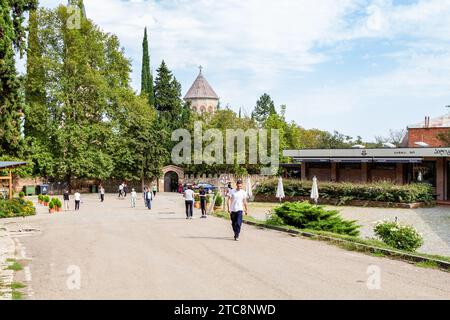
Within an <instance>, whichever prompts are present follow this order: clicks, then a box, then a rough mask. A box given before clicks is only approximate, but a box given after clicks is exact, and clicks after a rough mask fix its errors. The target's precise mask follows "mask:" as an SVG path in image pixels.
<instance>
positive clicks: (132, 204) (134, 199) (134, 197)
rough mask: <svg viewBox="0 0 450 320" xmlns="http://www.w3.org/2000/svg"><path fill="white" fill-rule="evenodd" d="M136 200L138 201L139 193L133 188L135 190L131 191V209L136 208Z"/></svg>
mask: <svg viewBox="0 0 450 320" xmlns="http://www.w3.org/2000/svg"><path fill="white" fill-rule="evenodd" d="M136 199H137V193H136V191H135V190H134V188H133V189H131V207H132V208H136Z"/></svg>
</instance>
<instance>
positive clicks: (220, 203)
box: [214, 194, 223, 207]
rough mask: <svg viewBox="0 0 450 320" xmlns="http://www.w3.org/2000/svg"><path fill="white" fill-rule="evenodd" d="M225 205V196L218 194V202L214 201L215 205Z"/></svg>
mask: <svg viewBox="0 0 450 320" xmlns="http://www.w3.org/2000/svg"><path fill="white" fill-rule="evenodd" d="M222 205H223V197H222V196H221V195H220V194H218V195H217V198H216V202H214V206H215V207H221V206H222Z"/></svg>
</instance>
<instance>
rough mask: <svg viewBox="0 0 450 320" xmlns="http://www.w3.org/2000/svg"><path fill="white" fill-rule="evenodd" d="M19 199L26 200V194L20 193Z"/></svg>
mask: <svg viewBox="0 0 450 320" xmlns="http://www.w3.org/2000/svg"><path fill="white" fill-rule="evenodd" d="M19 198H20V199H23V198H25V192H23V191H20V192H19Z"/></svg>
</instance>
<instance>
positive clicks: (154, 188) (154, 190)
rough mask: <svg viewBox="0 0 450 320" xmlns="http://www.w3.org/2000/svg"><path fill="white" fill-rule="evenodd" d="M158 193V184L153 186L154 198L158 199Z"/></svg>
mask: <svg viewBox="0 0 450 320" xmlns="http://www.w3.org/2000/svg"><path fill="white" fill-rule="evenodd" d="M156 191H158V188H157V187H156V184H155V185H153V197H156Z"/></svg>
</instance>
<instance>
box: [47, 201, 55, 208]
mask: <svg viewBox="0 0 450 320" xmlns="http://www.w3.org/2000/svg"><path fill="white" fill-rule="evenodd" d="M54 207H55V203H54V202H53V201H50V203H49V204H48V208H49V209H53V208H54Z"/></svg>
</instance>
